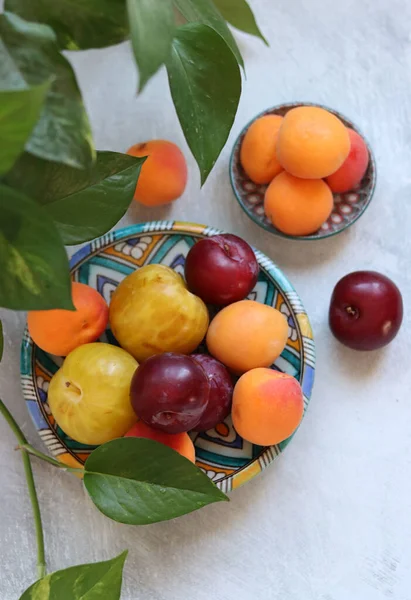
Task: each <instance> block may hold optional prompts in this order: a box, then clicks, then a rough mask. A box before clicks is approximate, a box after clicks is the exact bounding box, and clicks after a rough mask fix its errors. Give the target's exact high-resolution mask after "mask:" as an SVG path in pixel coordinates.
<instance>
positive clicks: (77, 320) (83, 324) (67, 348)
mask: <svg viewBox="0 0 411 600" xmlns="http://www.w3.org/2000/svg"><path fill="white" fill-rule="evenodd" d="M71 296H72V299H73V304H74V306H75V309H76V310H74V311H71V310H62V309H53V310H32V311H30V312H29V313H28V315H27V325H28V329H29V333H30V335H31V337H32V338H33V341H34V343H35V344H37V346H39V348H41V349H42V350H44V351H45V352H48V353H50V354H55V355H56V356H67V355H68V354H70V352H71V351H72V350H75V348H77V347H78V346H82V345H83V344H88V343H90V342H95V341H96V340H97V339H98V338H99V337H100V335H101V334H102V333H103V332H104V330H105V329H106V327H107V324H108V306H107V303H106V301H105V300H104V298H103V297H102V296H101V295H100V294H99V293H98V292H97V290H95V289H94V288H92V287H90V286H88V285H85V284H84V283H78V282H77V281H73V282H72V285H71Z"/></svg>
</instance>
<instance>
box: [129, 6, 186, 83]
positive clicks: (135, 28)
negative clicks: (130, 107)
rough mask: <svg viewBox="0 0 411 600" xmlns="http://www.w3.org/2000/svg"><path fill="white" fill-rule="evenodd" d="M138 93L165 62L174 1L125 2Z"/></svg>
mask: <svg viewBox="0 0 411 600" xmlns="http://www.w3.org/2000/svg"><path fill="white" fill-rule="evenodd" d="M126 1H127V11H128V20H129V23H130V35H131V43H132V45H133V52H134V57H135V59H136V63H137V66H138V70H139V74H140V79H139V91H141V90H142V89H143V88H144V86H145V85H146V83H147V82H148V80H149V79H150V78H151V77H152V76H153V75H154V73H156V71H158V69H159V68H160V67H161V65H162V64H164V63H165V61H166V60H167V59H168V57H169V55H170V52H171V43H172V41H173V37H174V29H175V25H174V6H173V0H155V1H153V0H126Z"/></svg>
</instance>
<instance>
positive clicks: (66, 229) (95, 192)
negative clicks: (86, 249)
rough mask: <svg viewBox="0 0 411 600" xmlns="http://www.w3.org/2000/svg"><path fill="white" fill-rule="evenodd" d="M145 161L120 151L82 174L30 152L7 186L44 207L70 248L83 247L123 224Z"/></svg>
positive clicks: (100, 159) (99, 155) (99, 159)
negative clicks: (28, 196)
mask: <svg viewBox="0 0 411 600" xmlns="http://www.w3.org/2000/svg"><path fill="white" fill-rule="evenodd" d="M144 161H145V158H137V157H134V156H129V155H128V154H120V153H118V152H97V158H96V162H95V164H94V165H93V166H92V167H91V168H90V169H87V170H81V171H80V170H78V169H72V168H70V167H66V166H65V165H61V164H58V163H52V162H48V161H44V160H40V159H37V158H35V157H33V156H31V155H30V154H27V153H25V154H23V155H22V156H21V158H20V159H19V160H18V161H17V163H16V165H15V167H14V168H13V169H12V171H11V172H10V173H9V174H8V175H7V176H6V178H5V182H6V183H7V184H8V185H10V186H11V187H13V188H17V189H19V190H21V191H22V192H24V193H26V194H27V195H28V194H30V196H31V197H32V198H33V200H36V201H37V202H38V203H40V204H43V205H44V208H45V210H46V211H47V213H48V214H49V216H50V217H51V218H52V219H53V220H54V222H55V224H56V225H57V228H58V230H59V231H60V235H61V236H62V238H63V242H64V243H65V244H67V245H72V244H80V243H82V242H87V241H89V240H92V239H94V238H96V237H99V236H100V235H103V234H105V233H107V231H108V230H109V229H111V228H112V227H114V225H116V223H117V222H118V221H119V219H121V217H122V216H123V215H124V213H125V212H126V211H127V209H128V207H129V206H130V202H131V201H132V199H133V196H134V192H135V189H136V185H137V181H138V177H139V175H140V171H141V167H142V165H143V163H144ZM21 173H24V177H23V178H22V177H21Z"/></svg>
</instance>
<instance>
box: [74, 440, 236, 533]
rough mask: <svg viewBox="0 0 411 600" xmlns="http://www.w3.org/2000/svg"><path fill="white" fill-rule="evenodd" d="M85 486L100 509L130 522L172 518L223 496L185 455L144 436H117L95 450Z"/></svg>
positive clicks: (106, 513)
mask: <svg viewBox="0 0 411 600" xmlns="http://www.w3.org/2000/svg"><path fill="white" fill-rule="evenodd" d="M84 485H85V487H86V489H87V491H88V493H89V495H90V498H91V499H92V501H93V502H94V504H95V505H96V506H97V508H98V509H99V510H100V511H101V512H102V513H104V514H105V515H106V516H107V517H110V518H111V519H114V520H115V521H117V522H119V523H126V524H129V525H147V524H149V523H156V522H158V521H165V520H168V519H174V518H175V517H180V516H181V515H185V514H187V513H189V512H192V511H194V510H198V509H199V508H201V507H203V506H206V505H207V504H211V503H213V502H221V501H222V500H228V498H227V496H226V495H225V494H223V492H221V491H220V490H219V489H218V488H217V487H216V486H215V485H214V484H213V482H212V481H211V480H210V479H209V478H208V477H207V475H205V474H204V473H203V472H202V471H201V470H200V469H199V468H197V467H196V466H195V465H193V463H191V462H190V461H189V460H188V459H186V458H184V457H183V456H181V455H180V454H178V453H177V452H175V450H172V449H171V448H169V447H168V446H165V445H163V444H160V443H158V442H155V441H153V440H148V439H143V438H122V439H117V440H113V441H112V442H108V443H107V444H104V445H102V446H100V447H99V448H97V449H96V450H94V452H92V453H91V454H90V456H89V457H88V459H87V461H86V464H85V473H84Z"/></svg>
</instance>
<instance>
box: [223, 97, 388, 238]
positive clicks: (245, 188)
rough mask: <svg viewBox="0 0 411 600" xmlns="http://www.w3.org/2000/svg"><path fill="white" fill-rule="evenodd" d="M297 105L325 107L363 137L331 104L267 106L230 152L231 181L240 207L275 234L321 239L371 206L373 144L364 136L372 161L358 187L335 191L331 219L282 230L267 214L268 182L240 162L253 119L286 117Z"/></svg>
mask: <svg viewBox="0 0 411 600" xmlns="http://www.w3.org/2000/svg"><path fill="white" fill-rule="evenodd" d="M298 106H320V108H325V109H326V110H328V111H329V112H331V113H333V114H334V115H335V116H337V117H338V118H339V119H340V120H341V121H342V122H343V123H344V125H346V126H347V127H351V129H354V130H355V131H356V132H357V133H359V134H360V135H361V136H362V137H363V138H364V136H363V135H362V133H361V132H360V131H359V130H358V128H357V127H356V126H355V125H354V123H352V122H351V121H350V120H349V119H347V118H346V117H344V116H343V115H342V114H340V113H339V112H337V111H335V110H332V109H331V108H327V107H326V106H322V105H320V104H310V103H308V102H305V103H300V102H296V103H291V104H280V105H279V106H275V107H274V108H269V109H268V110H265V111H264V112H262V113H260V114H259V115H257V116H256V117H255V118H254V119H253V120H252V121H251V122H250V123H248V125H246V127H244V129H243V131H242V132H241V133H240V135H239V136H238V138H237V140H236V142H235V144H234V148H233V151H232V154H231V161H230V179H231V185H232V188H233V191H234V194H235V197H236V198H237V200H238V203H239V204H240V206H241V208H242V209H243V210H244V212H245V213H246V214H247V215H248V216H249V217H250V219H251V220H252V221H254V223H256V224H257V225H259V226H260V227H262V228H263V229H266V230H267V231H269V232H270V233H273V234H274V235H278V236H280V237H283V238H287V239H292V240H321V239H324V238H328V237H331V236H333V235H337V233H341V232H342V231H344V229H347V227H350V226H351V225H353V223H355V221H357V220H358V219H359V218H360V217H361V215H362V214H363V213H364V211H365V210H366V208H367V207H368V206H369V204H370V202H371V200H372V197H373V194H374V189H375V184H376V166H375V160H374V155H373V153H372V150H371V148H370V145H369V144H368V142H367V141H366V140H365V142H366V144H367V147H368V152H369V155H370V162H369V165H368V169H367V172H366V173H365V175H364V177H363V179H362V181H361V183H360V185H359V186H358V188H357V189H355V190H353V191H352V192H347V193H345V194H334V210H333V212H332V213H331V215H330V217H329V219H328V221H326V222H325V223H324V224H323V225H322V226H321V228H320V229H319V230H318V231H316V232H315V233H312V234H311V235H305V236H292V235H287V234H285V233H282V232H281V231H279V230H278V229H276V228H275V227H274V226H273V225H272V224H271V222H270V220H269V219H268V218H267V217H266V216H265V214H264V195H265V191H266V189H267V187H268V186H267V185H259V184H257V183H254V182H253V181H251V179H250V178H249V177H248V176H247V175H246V173H245V171H244V169H243V168H242V166H241V162H240V149H241V144H242V141H243V139H244V136H245V134H246V133H247V130H248V129H249V127H250V125H252V123H254V121H256V120H257V119H258V118H259V117H262V116H264V115H280V116H282V117H283V116H284V115H286V114H287V112H288V111H289V110H291V109H292V108H296V107H298Z"/></svg>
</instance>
